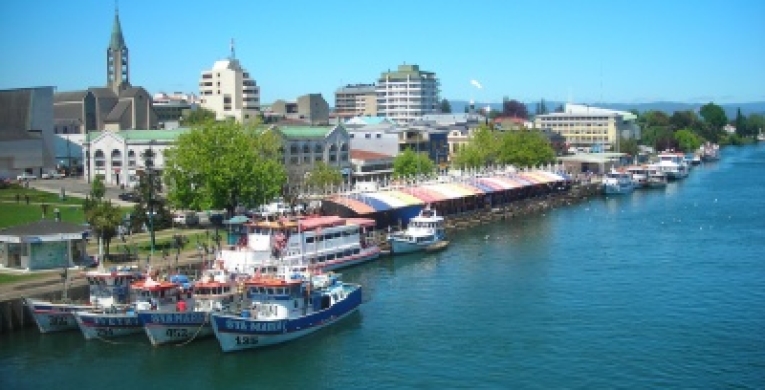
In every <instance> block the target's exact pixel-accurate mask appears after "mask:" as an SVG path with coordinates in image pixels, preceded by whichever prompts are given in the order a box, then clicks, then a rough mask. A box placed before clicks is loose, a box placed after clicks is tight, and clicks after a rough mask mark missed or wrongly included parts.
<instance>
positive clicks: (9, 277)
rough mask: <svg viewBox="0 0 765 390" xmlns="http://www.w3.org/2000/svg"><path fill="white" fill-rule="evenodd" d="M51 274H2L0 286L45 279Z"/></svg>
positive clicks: (0, 274) (0, 275)
mask: <svg viewBox="0 0 765 390" xmlns="http://www.w3.org/2000/svg"><path fill="white" fill-rule="evenodd" d="M49 276H50V274H49V273H32V274H4V273H0V284H6V283H15V282H21V281H24V280H32V279H38V278H43V277H49Z"/></svg>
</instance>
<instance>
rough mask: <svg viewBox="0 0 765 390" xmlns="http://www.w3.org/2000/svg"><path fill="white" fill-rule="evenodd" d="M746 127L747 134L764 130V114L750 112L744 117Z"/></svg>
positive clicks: (755, 133)
mask: <svg viewBox="0 0 765 390" xmlns="http://www.w3.org/2000/svg"><path fill="white" fill-rule="evenodd" d="M746 128H747V130H749V134H751V135H757V134H759V133H760V132H761V131H763V130H765V115H762V114H750V115H749V116H748V117H747V118H746Z"/></svg>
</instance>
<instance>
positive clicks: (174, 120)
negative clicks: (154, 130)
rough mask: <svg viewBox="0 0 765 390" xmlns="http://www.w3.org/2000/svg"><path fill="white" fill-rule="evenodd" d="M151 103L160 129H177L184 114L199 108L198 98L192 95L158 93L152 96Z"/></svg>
mask: <svg viewBox="0 0 765 390" xmlns="http://www.w3.org/2000/svg"><path fill="white" fill-rule="evenodd" d="M152 102H153V104H154V111H155V112H156V113H157V121H158V123H159V128H161V129H173V128H177V127H178V126H179V123H180V121H181V119H182V118H183V115H184V113H188V112H190V111H193V110H196V109H197V107H199V98H198V97H197V96H196V95H194V94H193V93H189V94H185V93H182V92H173V93H172V94H167V93H164V92H159V93H155V94H154V96H152Z"/></svg>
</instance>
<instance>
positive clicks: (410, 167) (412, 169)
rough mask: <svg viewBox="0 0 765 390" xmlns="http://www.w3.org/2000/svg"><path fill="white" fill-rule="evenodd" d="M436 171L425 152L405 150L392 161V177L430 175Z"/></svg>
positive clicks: (434, 165)
mask: <svg viewBox="0 0 765 390" xmlns="http://www.w3.org/2000/svg"><path fill="white" fill-rule="evenodd" d="M435 169H436V164H435V163H434V162H433V160H431V159H430V158H429V157H428V155H427V153H425V152H419V153H417V152H415V151H413V150H412V149H411V148H407V149H406V150H404V151H403V152H401V153H399V154H398V156H396V158H395V159H393V177H395V178H407V177H416V176H420V175H423V174H424V175H430V174H432V173H433V172H434V171H435Z"/></svg>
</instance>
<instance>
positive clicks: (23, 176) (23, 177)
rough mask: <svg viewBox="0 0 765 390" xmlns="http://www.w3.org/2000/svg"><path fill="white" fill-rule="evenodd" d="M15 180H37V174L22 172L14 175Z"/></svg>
mask: <svg viewBox="0 0 765 390" xmlns="http://www.w3.org/2000/svg"><path fill="white" fill-rule="evenodd" d="M16 180H18V181H25V180H37V176H35V175H34V174H32V173H27V172H24V173H22V174H20V175H18V176H16Z"/></svg>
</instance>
